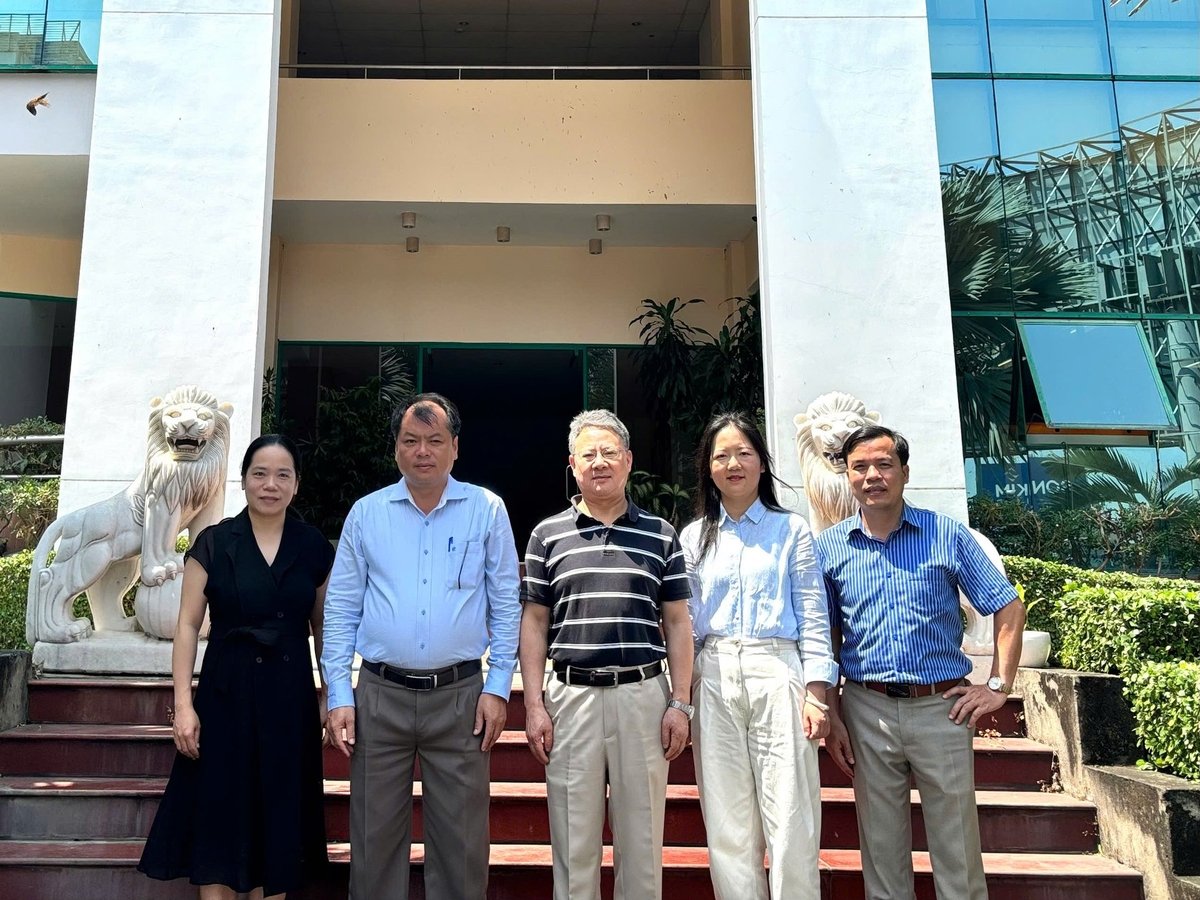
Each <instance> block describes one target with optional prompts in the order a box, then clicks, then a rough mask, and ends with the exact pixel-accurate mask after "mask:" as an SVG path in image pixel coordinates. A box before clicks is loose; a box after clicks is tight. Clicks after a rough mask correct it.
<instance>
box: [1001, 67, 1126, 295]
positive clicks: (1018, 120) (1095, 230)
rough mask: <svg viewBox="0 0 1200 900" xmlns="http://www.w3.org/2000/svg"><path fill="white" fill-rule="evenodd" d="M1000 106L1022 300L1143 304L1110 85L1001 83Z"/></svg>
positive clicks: (1012, 246)
mask: <svg viewBox="0 0 1200 900" xmlns="http://www.w3.org/2000/svg"><path fill="white" fill-rule="evenodd" d="M996 111H997V119H998V122H999V141H1000V152H1001V156H1002V169H1003V172H1004V183H1005V210H1006V213H1007V216H1008V221H1007V225H1008V228H1009V241H1008V243H1009V250H1010V257H1009V265H1010V268H1011V271H1012V279H1013V294H1014V299H1015V302H1016V304H1017V307H1018V308H1019V309H1020V308H1025V309H1061V310H1088V311H1108V310H1111V311H1135V310H1138V309H1139V308H1140V307H1139V293H1138V288H1137V278H1136V273H1135V272H1132V271H1131V270H1130V269H1129V268H1128V264H1129V254H1130V251H1129V242H1128V237H1127V234H1126V223H1125V222H1124V221H1123V217H1122V201H1123V197H1124V193H1123V192H1124V171H1123V158H1122V155H1121V152H1120V143H1119V140H1118V135H1117V126H1116V104H1115V102H1114V99H1113V89H1112V84H1111V83H1109V82H1078V81H1076V82H1062V81H1058V82H1056V81H998V82H996Z"/></svg>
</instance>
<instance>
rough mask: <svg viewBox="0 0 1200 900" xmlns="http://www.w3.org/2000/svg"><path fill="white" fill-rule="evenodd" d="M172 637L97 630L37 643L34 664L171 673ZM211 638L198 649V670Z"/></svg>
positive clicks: (48, 668) (62, 669)
mask: <svg viewBox="0 0 1200 900" xmlns="http://www.w3.org/2000/svg"><path fill="white" fill-rule="evenodd" d="M173 646H174V644H173V643H172V642H171V641H161V640H159V639H158V638H152V637H149V636H148V635H145V634H141V633H138V632H118V631H97V632H95V633H94V634H93V635H92V636H91V637H90V638H88V639H87V640H83V641H75V642H74V643H71V644H47V643H46V642H44V641H38V642H37V643H36V644H34V645H33V666H34V669H35V670H36V671H38V672H56V673H66V672H72V673H83V674H88V675H170V674H171V648H172V647H173ZM207 647H208V642H207V641H201V642H200V645H199V647H198V648H197V651H196V666H195V672H197V673H199V671H200V664H201V663H202V662H203V661H204V651H205V649H206V648H207Z"/></svg>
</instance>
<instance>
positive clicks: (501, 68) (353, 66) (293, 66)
mask: <svg viewBox="0 0 1200 900" xmlns="http://www.w3.org/2000/svg"><path fill="white" fill-rule="evenodd" d="M279 68H280V69H281V70H284V71H306V70H313V71H318V70H336V71H351V72H359V71H361V72H362V77H363V78H364V79H365V78H370V77H371V73H372V72H454V73H456V74H457V77H458V79H459V80H462V77H463V73H464V72H548V73H550V78H551V80H557V79H558V73H560V72H561V73H567V72H629V73H634V72H645V73H646V80H647V81H649V80H651V78H652V73H654V72H696V73H701V72H730V73H735V74H737V75H738V76H739V77H740V78H741V79H742V80H749V78H750V67H749V66H589V65H582V66H513V65H495V66H486V65H470V66H452V65H428V64H424V63H421V64H412V65H374V64H363V63H280V64H279Z"/></svg>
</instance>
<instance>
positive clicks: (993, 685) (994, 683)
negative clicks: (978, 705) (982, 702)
mask: <svg viewBox="0 0 1200 900" xmlns="http://www.w3.org/2000/svg"><path fill="white" fill-rule="evenodd" d="M987 686H988V687H989V688H990V689H991V690H993V691H999V692H1000V693H1002V694H1011V693H1012V688H1011V687H1009V686H1008V685H1007V684H1005V683H1004V681H1003V680H1002V679H1001V678H1000V676H999V675H993V676H992V677H991V678H989V679H988V680H987Z"/></svg>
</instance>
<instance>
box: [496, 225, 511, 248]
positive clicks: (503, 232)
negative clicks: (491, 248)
mask: <svg viewBox="0 0 1200 900" xmlns="http://www.w3.org/2000/svg"><path fill="white" fill-rule="evenodd" d="M510 240H512V229H510V228H509V227H508V226H507V225H497V226H496V243H497V244H507V243H508V242H509V241H510Z"/></svg>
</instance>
